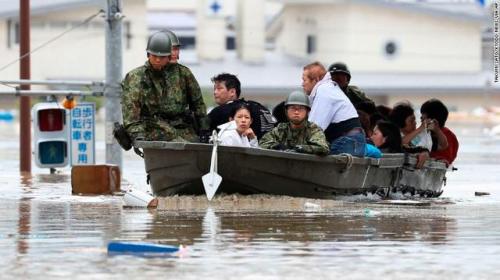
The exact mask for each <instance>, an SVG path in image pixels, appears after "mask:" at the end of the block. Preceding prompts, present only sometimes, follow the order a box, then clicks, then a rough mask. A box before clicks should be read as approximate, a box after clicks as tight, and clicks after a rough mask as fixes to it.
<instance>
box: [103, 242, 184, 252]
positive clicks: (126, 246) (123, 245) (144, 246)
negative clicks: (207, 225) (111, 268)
mask: <svg viewBox="0 0 500 280" xmlns="http://www.w3.org/2000/svg"><path fill="white" fill-rule="evenodd" d="M179 250H180V248H179V247H178V246H171V245H161V244H155V243H147V242H122V241H113V242H109V244H108V253H110V254H172V253H177V252H179Z"/></svg>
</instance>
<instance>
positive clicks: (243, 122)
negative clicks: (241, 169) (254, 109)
mask: <svg viewBox="0 0 500 280" xmlns="http://www.w3.org/2000/svg"><path fill="white" fill-rule="evenodd" d="M230 115H231V117H229V122H227V123H225V124H222V125H219V126H218V128H219V129H220V132H219V134H218V137H219V140H220V144H221V145H226V146H237V147H254V148H257V147H258V146H259V143H258V141H257V137H256V136H255V133H254V131H253V130H252V129H251V128H250V125H251V124H252V115H251V114H250V109H249V108H248V106H247V105H245V104H241V105H238V106H237V107H235V108H234V109H233V110H232V112H231V114H230Z"/></svg>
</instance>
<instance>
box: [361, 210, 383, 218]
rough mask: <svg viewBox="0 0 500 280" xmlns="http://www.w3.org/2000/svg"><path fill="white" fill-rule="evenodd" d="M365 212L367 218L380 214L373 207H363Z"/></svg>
mask: <svg viewBox="0 0 500 280" xmlns="http://www.w3.org/2000/svg"><path fill="white" fill-rule="evenodd" d="M363 213H364V214H365V217H367V218H372V217H375V216H377V215H378V214H380V212H379V211H375V210H372V209H369V208H365V209H363Z"/></svg>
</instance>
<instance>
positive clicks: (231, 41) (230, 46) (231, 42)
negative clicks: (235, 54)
mask: <svg viewBox="0 0 500 280" xmlns="http://www.w3.org/2000/svg"><path fill="white" fill-rule="evenodd" d="M234 49H236V40H235V38H234V37H229V36H228V37H226V50H234Z"/></svg>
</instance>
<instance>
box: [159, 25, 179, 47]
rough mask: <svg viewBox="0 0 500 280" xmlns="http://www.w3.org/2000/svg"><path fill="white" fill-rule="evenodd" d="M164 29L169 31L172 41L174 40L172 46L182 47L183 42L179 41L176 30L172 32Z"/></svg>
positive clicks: (166, 30) (167, 31) (166, 31)
mask: <svg viewBox="0 0 500 280" xmlns="http://www.w3.org/2000/svg"><path fill="white" fill-rule="evenodd" d="M163 31H164V32H165V33H167V35H168V37H169V38H170V41H171V42H172V47H180V46H181V42H180V41H179V38H178V37H177V35H175V33H174V32H172V31H170V30H168V29H165V30H163Z"/></svg>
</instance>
